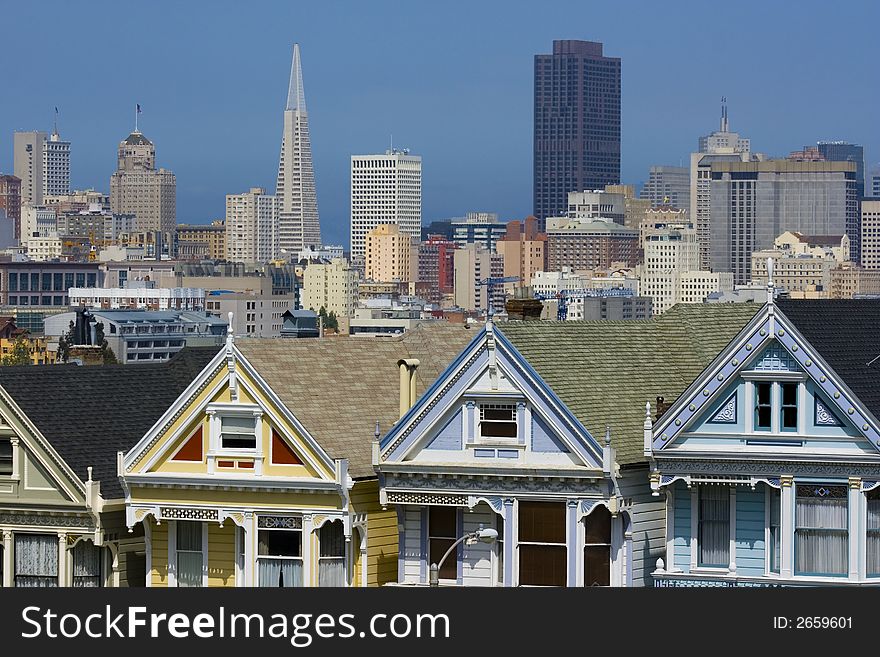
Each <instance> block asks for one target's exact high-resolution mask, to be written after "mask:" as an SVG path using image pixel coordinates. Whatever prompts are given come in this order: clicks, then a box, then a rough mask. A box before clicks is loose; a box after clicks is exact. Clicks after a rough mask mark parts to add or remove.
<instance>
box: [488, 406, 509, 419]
mask: <svg viewBox="0 0 880 657" xmlns="http://www.w3.org/2000/svg"><path fill="white" fill-rule="evenodd" d="M482 411H483V419H484V420H508V421H509V420H513V419H514V410H513V406H503V407H483V408H482Z"/></svg>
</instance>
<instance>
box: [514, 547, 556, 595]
mask: <svg viewBox="0 0 880 657" xmlns="http://www.w3.org/2000/svg"><path fill="white" fill-rule="evenodd" d="M565 555H566V549H565V546H564V545H520V546H519V583H520V585H522V586H565V584H566V572H565V570H566V569H565Z"/></svg>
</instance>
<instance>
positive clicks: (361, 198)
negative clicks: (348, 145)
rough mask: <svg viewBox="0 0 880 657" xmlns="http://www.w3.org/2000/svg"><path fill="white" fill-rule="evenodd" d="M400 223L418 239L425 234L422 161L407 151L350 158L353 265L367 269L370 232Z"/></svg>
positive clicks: (393, 151) (392, 151)
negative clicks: (365, 256) (384, 225)
mask: <svg viewBox="0 0 880 657" xmlns="http://www.w3.org/2000/svg"><path fill="white" fill-rule="evenodd" d="M382 224H397V225H398V226H400V231H401V232H402V233H404V234H406V235H409V236H410V237H411V238H413V239H415V240H419V239H421V232H422V158H421V157H420V156H418V155H410V154H409V151H408V150H406V149H403V150H398V149H394V148H392V149H391V150H388V151H385V153H384V154H376V155H352V156H351V262H352V265H353V266H355V267H358V268H363V266H364V254H365V249H366V238H367V233H369V232H370V231H371V230H373V229H374V228H375V227H376V226H379V225H382Z"/></svg>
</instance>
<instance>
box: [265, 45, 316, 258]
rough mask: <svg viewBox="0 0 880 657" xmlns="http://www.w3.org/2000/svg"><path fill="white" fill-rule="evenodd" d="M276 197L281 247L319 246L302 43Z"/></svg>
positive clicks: (292, 70)
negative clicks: (303, 74)
mask: <svg viewBox="0 0 880 657" xmlns="http://www.w3.org/2000/svg"><path fill="white" fill-rule="evenodd" d="M275 197H276V198H277V199H278V246H279V248H281V249H283V250H284V251H286V252H287V253H288V254H290V255H291V256H293V255H295V254H297V253H299V252H300V251H302V250H303V249H304V248H306V247H309V246H319V245H320V244H321V222H320V218H319V216H318V195H317V192H316V190H315V171H314V168H313V167H312V141H311V137H310V136H309V115H308V112H307V111H306V95H305V91H304V90H303V77H302V62H301V60H300V53H299V44H298V43H296V44H294V45H293V63H292V65H291V67H290V84H289V86H288V89H287V104H286V105H285V107H284V131H283V133H282V135H281V157H280V158H279V162H278V181H277V183H276V185H275Z"/></svg>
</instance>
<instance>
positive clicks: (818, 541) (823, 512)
mask: <svg viewBox="0 0 880 657" xmlns="http://www.w3.org/2000/svg"><path fill="white" fill-rule="evenodd" d="M795 526H796V529H795V556H796V572H797V573H798V574H804V575H845V574H846V572H847V565H848V560H847V551H848V549H847V548H848V542H847V538H848V532H847V501H846V500H845V499H827V498H819V497H816V498H813V497H799V498H797V509H796V513H795Z"/></svg>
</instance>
